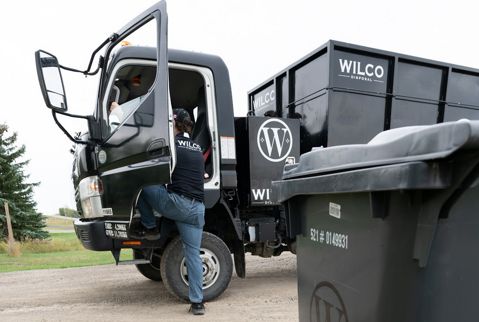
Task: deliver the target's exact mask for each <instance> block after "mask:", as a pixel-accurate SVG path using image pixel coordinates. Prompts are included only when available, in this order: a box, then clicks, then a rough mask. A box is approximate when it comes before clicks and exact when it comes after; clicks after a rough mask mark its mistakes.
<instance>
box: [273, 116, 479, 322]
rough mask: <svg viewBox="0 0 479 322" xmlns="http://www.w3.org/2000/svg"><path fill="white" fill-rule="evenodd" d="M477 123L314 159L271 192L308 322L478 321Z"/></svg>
mask: <svg viewBox="0 0 479 322" xmlns="http://www.w3.org/2000/svg"><path fill="white" fill-rule="evenodd" d="M478 177H479V121H466V120H460V121H457V122H447V123H442V124H437V125H430V126H415V127H406V128H398V129H394V130H391V131H386V132H383V133H381V134H379V135H378V136H376V137H375V138H374V139H373V140H371V141H370V142H369V143H368V144H362V145H346V146H336V147H331V148H325V149H318V150H313V151H311V152H309V153H306V154H304V155H302V156H301V159H300V162H299V163H298V164H297V165H295V166H290V167H289V168H287V169H285V172H284V175H283V180H281V181H277V182H274V183H273V197H274V198H276V199H277V200H278V201H281V202H284V203H285V205H286V209H287V218H288V220H289V223H288V229H290V234H291V235H294V234H296V235H297V255H298V258H297V260H298V294H299V318H300V321H321V322H337V321H341V322H344V321H378V322H379V321H380V322H383V321H435V322H436V321H478V320H479V256H478V254H477V247H478V246H479V187H478V183H479V180H478Z"/></svg>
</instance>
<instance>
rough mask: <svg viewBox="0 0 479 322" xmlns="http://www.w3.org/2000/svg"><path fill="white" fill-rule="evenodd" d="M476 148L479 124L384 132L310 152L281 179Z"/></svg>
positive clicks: (287, 168) (436, 157)
mask: <svg viewBox="0 0 479 322" xmlns="http://www.w3.org/2000/svg"><path fill="white" fill-rule="evenodd" d="M477 148H479V121H470V120H466V119H462V120H459V121H455V122H445V123H440V124H435V125H425V126H408V127H402V128H396V129H392V130H388V131H384V132H381V133H379V134H378V135H376V136H375V137H374V138H373V139H372V140H371V141H369V142H368V143H367V144H353V145H342V146H334V147H328V148H319V149H314V150H312V151H311V152H308V153H305V154H303V155H301V157H300V160H299V163H297V164H295V165H292V166H288V167H285V171H284V173H283V179H292V178H299V177H308V176H312V175H317V174H322V173H331V172H337V171H344V170H351V169H358V168H367V167H374V166H380V165H388V164H395V163H403V162H411V161H426V160H433V159H442V158H445V157H447V156H450V155H451V154H453V153H454V152H456V151H458V150H460V149H477Z"/></svg>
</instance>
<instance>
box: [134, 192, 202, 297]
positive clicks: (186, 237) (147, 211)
mask: <svg viewBox="0 0 479 322" xmlns="http://www.w3.org/2000/svg"><path fill="white" fill-rule="evenodd" d="M137 206H138V210H139V211H140V214H141V223H142V224H143V225H144V226H145V227H146V228H154V227H155V226H156V219H155V215H154V213H153V209H154V210H155V211H157V212H158V213H160V214H161V215H162V216H164V217H166V218H169V219H171V220H174V221H175V223H176V226H177V227H178V230H179V232H180V236H181V241H182V242H183V253H184V256H185V260H186V268H187V270H188V283H189V298H190V301H191V302H192V303H201V302H202V301H203V263H202V262H201V257H200V246H201V237H202V234H203V226H204V224H205V205H204V204H203V203H202V202H199V201H196V200H194V199H190V198H187V197H184V196H181V195H178V194H176V193H174V192H168V191H167V190H166V187H165V186H163V185H159V186H149V187H146V188H144V189H143V191H142V192H141V194H140V197H139V198H138V204H137Z"/></svg>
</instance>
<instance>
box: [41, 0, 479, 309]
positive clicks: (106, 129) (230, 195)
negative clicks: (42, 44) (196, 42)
mask: <svg viewBox="0 0 479 322" xmlns="http://www.w3.org/2000/svg"><path fill="white" fill-rule="evenodd" d="M166 30H167V14H166V3H165V2H164V1H161V2H159V3H157V4H155V5H153V6H152V7H151V8H149V9H147V10H146V11H145V12H143V13H142V14H140V15H139V16H137V17H136V18H135V19H133V20H132V21H131V22H130V23H129V24H127V25H126V26H125V27H124V28H122V29H121V30H120V31H118V32H116V33H114V34H112V35H111V36H109V37H108V38H107V39H106V40H105V41H104V42H103V43H102V44H100V46H99V47H98V48H97V49H95V51H94V52H93V54H92V56H91V59H90V62H89V65H88V68H87V69H86V70H83V71H82V70H76V69H73V68H69V67H65V66H62V65H60V63H59V62H58V59H57V58H56V57H55V56H54V55H52V54H50V53H48V52H46V51H43V50H39V51H37V52H36V53H35V56H36V64H37V72H38V78H39V83H40V87H41V90H42V93H43V96H44V99H45V103H46V105H47V106H48V107H49V108H50V109H51V111H52V115H53V118H54V120H55V122H56V123H57V125H58V126H59V127H60V128H61V129H62V131H63V132H64V133H65V134H66V135H67V136H68V137H69V138H70V139H71V140H72V141H73V142H75V149H74V164H73V174H72V178H73V184H74V187H75V198H76V201H77V209H78V211H79V212H80V214H81V216H82V218H81V219H79V220H76V221H75V223H74V226H75V231H76V234H77V236H78V238H79V239H80V241H81V242H82V244H83V245H84V247H85V248H87V249H90V250H95V251H111V252H112V254H113V256H114V258H115V259H116V262H117V264H135V265H136V267H137V268H138V270H139V271H140V273H141V274H143V275H144V276H146V277H147V278H150V279H152V280H155V281H163V283H164V284H165V286H166V288H167V289H168V290H169V291H171V292H172V293H173V294H174V295H176V296H178V297H179V298H183V299H186V298H187V296H188V276H187V271H186V266H185V264H184V259H183V256H182V251H181V243H180V241H179V237H178V233H177V232H176V229H175V226H174V225H173V224H172V223H171V222H169V221H168V220H166V219H164V218H162V217H161V214H158V216H157V220H158V222H159V224H160V226H161V238H160V240H157V241H149V240H138V239H132V238H130V237H129V236H130V234H129V232H131V231H133V230H134V229H135V227H136V225H137V224H138V220H139V213H138V211H137V209H136V200H137V198H138V196H139V194H140V192H141V189H142V187H145V186H148V185H153V184H168V182H169V181H170V179H171V173H172V171H173V169H174V167H175V145H174V141H173V128H172V109H173V108H175V107H182V108H184V109H186V110H187V111H188V112H189V113H190V115H191V117H192V119H193V120H194V122H195V125H194V128H193V132H192V138H193V139H194V140H195V141H196V142H197V143H198V144H199V145H200V146H201V147H202V150H203V156H204V160H205V183H204V187H205V206H206V216H205V219H206V224H205V227H204V235H203V241H202V246H201V257H202V260H203V273H204V282H203V283H204V284H203V288H204V298H205V300H206V301H208V300H211V299H213V298H215V297H217V296H219V295H220V294H221V293H222V292H223V291H224V290H225V289H226V288H227V286H228V284H229V281H230V279H231V275H232V270H233V265H234V267H235V270H236V274H237V275H238V276H240V277H245V274H246V272H245V253H247V252H250V253H252V254H253V255H259V256H263V257H271V256H277V255H280V254H281V252H282V251H285V250H288V251H292V252H295V232H296V231H297V227H293V223H294V222H295V221H294V220H291V218H292V217H293V216H294V213H291V212H290V211H289V210H288V209H287V208H285V207H284V206H282V205H281V204H277V203H275V202H274V201H273V198H272V195H271V194H272V191H271V182H272V181H274V180H278V179H280V178H281V175H282V172H283V168H284V167H285V166H287V165H288V164H294V163H296V162H297V161H298V159H299V157H300V155H301V154H302V153H305V152H308V151H310V150H312V149H313V148H321V147H326V146H332V145H342V144H350V143H365V142H367V141H369V140H370V139H371V138H372V137H373V136H375V135H376V134H377V133H379V132H381V131H383V130H386V129H390V128H394V127H399V126H405V125H417V124H431V123H439V122H443V121H446V120H456V119H460V118H470V119H477V118H479V106H478V105H477V102H478V101H479V99H478V98H479V97H478V96H479V91H477V90H475V89H477V88H478V87H479V77H478V76H479V71H477V70H473V69H469V68H465V67H460V66H454V65H449V64H444V63H439V62H434V61H429V60H423V59H419V58H415V57H410V56H404V55H399V54H395V53H390V52H385V51H379V50H375V49H371V48H365V47H361V46H355V45H351V44H346V43H341V42H337V41H329V42H328V43H326V44H325V45H324V46H322V47H320V48H319V49H317V50H316V51H314V52H313V53H311V54H309V55H307V56H306V57H304V58H303V59H301V60H300V61H298V62H297V63H295V64H293V65H291V66H290V67H288V68H287V69H285V70H283V71H281V72H280V73H278V74H277V75H275V76H274V77H272V78H271V79H269V80H267V81H266V82H264V83H263V84H261V85H259V86H258V87H256V88H255V89H253V90H252V91H250V93H248V96H249V111H248V115H247V116H246V117H237V118H235V117H234V113H233V104H232V95H231V87H230V81H229V75H228V69H227V67H226V65H225V64H224V62H223V61H222V59H221V58H220V57H217V56H213V55H207V54H202V53H194V52H186V51H181V50H173V49H169V48H168V46H167V32H166ZM146 39H148V40H150V42H147V41H146ZM138 44H140V45H138ZM100 50H103V54H101V55H99V54H98V53H99V52H100ZM97 56H99V57H98V58H97ZM96 58H97V59H96ZM95 61H97V62H98V68H97V69H96V70H93V69H94V68H93V67H92V66H93V62H95ZM61 69H64V70H68V71H73V72H80V73H83V74H84V75H86V76H88V75H94V74H97V73H99V79H100V81H99V86H98V93H97V98H96V106H95V108H94V112H93V114H92V115H88V116H82V115H74V114H70V113H68V112H67V100H66V95H65V90H64V86H63V80H62V75H61V71H60V70H61ZM112 102H116V103H118V104H120V108H121V110H120V111H121V113H118V110H117V109H112V108H111V106H112ZM57 114H61V115H65V116H70V117H76V118H83V119H85V121H86V122H87V124H88V132H86V133H84V134H78V135H76V136H73V135H71V134H70V133H69V132H68V131H67V130H66V129H65V128H64V127H63V125H62V123H61V122H60V121H59V119H58V117H57ZM125 248H131V249H133V257H134V258H133V259H132V260H128V261H123V260H120V252H121V250H122V249H125ZM231 254H232V255H233V258H234V261H233V260H232V256H231ZM233 263H234V264H233Z"/></svg>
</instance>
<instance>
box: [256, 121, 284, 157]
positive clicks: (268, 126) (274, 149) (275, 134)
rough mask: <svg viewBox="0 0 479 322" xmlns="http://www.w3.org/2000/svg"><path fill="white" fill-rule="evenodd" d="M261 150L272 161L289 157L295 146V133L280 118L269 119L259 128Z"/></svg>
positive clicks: (258, 138) (258, 141) (258, 137)
mask: <svg viewBox="0 0 479 322" xmlns="http://www.w3.org/2000/svg"><path fill="white" fill-rule="evenodd" d="M256 141H257V144H258V148H259V152H261V154H262V155H263V156H264V157H265V158H266V159H267V160H269V161H271V162H280V161H283V160H284V159H286V157H288V155H289V153H290V152H291V149H292V147H293V135H292V134H291V130H290V129H289V127H288V126H287V125H286V123H284V122H283V121H281V120H280V119H274V118H272V119H268V120H267V121H265V122H264V123H263V124H261V126H260V127H259V129H258V135H257V140H256Z"/></svg>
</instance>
